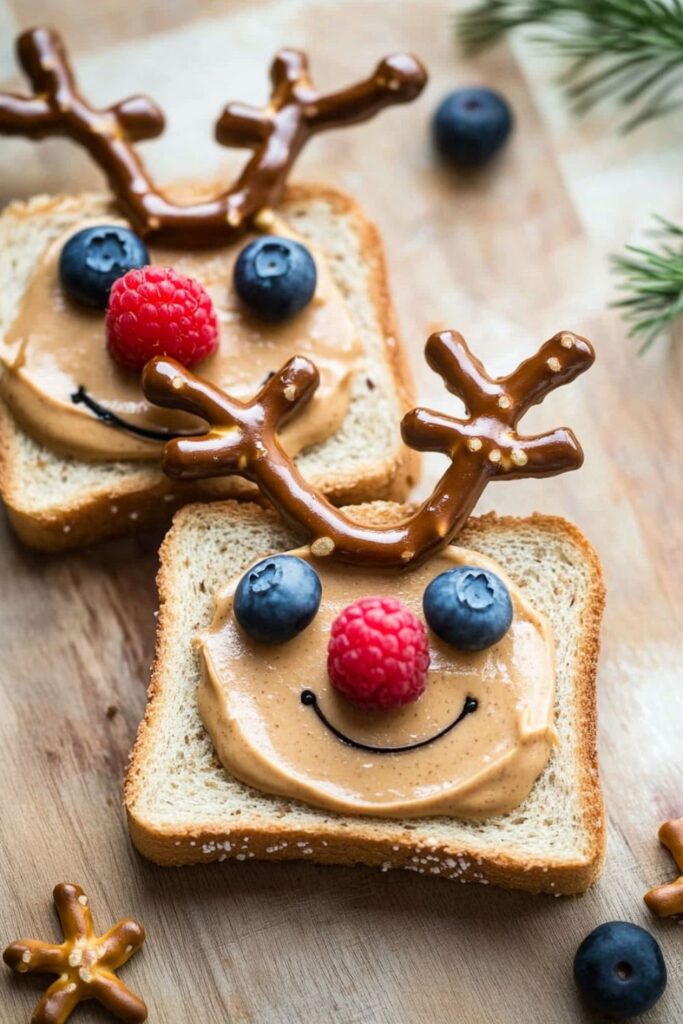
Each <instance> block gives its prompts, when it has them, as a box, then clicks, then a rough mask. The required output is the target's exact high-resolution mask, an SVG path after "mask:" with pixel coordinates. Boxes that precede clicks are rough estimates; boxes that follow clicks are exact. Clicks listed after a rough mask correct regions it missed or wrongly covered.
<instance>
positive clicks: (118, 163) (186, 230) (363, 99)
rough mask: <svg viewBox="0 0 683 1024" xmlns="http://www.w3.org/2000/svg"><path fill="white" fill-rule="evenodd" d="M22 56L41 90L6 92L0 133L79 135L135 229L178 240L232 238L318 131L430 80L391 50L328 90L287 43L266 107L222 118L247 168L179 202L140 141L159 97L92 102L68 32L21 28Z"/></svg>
mask: <svg viewBox="0 0 683 1024" xmlns="http://www.w3.org/2000/svg"><path fill="white" fill-rule="evenodd" d="M17 56H18V59H19V62H20V64H21V66H22V67H23V69H24V71H25V72H26V75H27V76H28V78H29V81H30V82H31V84H32V85H33V89H34V95H33V96H16V95H13V94H10V93H1V94H0V134H6V135H26V136H28V137H29V138H32V139H41V138H44V137H45V136H47V135H67V136H69V137H70V138H72V139H74V141H75V142H77V143H79V144H80V145H82V146H85V148H86V149H87V150H88V152H89V153H90V154H91V156H92V157H93V159H94V160H95V162H96V163H97V164H99V166H100V167H101V168H102V169H103V170H104V172H105V174H106V175H107V178H108V180H109V184H110V186H111V188H112V191H113V192H114V195H115V196H116V198H117V199H118V202H119V205H120V206H121V208H122V210H123V212H124V213H125V215H126V216H127V217H128V218H129V219H130V221H131V223H132V225H133V226H134V227H135V229H136V230H137V231H139V232H140V233H141V234H143V235H147V236H154V237H156V238H159V239H163V240H164V241H166V242H172V243H176V244H192V243H195V244H197V243H198V242H199V243H201V244H207V243H219V242H225V241H229V240H230V239H231V238H234V237H235V236H236V235H238V234H239V233H240V232H242V231H244V230H246V228H247V227H248V226H249V224H250V223H251V222H252V221H253V218H254V217H255V216H256V215H257V214H258V213H259V212H261V211H262V210H264V209H268V208H269V207H271V206H274V205H275V204H276V203H277V202H278V201H279V200H280V198H281V196H282V192H283V190H284V187H285V182H286V178H287V174H288V173H289V170H290V168H291V166H292V164H293V162H294V160H295V159H296V156H297V154H298V153H299V152H300V150H301V149H302V148H303V146H304V144H305V143H306V142H307V141H308V139H309V138H310V137H311V136H312V135H314V134H315V133H316V132H319V131H324V130H325V129H327V128H335V127H338V126H339V125H343V124H354V123H356V122H358V121H364V120H366V119H368V118H370V117H372V116H373V115H374V114H376V113H377V112H378V111H379V110H381V109H382V108H383V107H386V106H389V105H391V104H394V103H406V102H409V101H410V100H413V99H415V97H416V96H418V95H419V93H420V92H421V90H422V88H423V86H424V84H425V82H426V81H427V75H426V72H425V70H424V68H423V67H422V65H421V64H420V62H419V61H418V60H417V59H416V58H415V57H412V56H410V55H408V54H399V55H397V56H393V57H386V58H385V59H384V60H383V61H381V62H380V64H379V65H378V66H377V68H376V69H375V71H374V73H373V74H372V75H371V76H370V77H369V78H368V79H366V80H365V81H362V82H359V83H358V84H356V85H353V86H350V87H349V88H348V89H343V90H341V91H340V92H336V93H327V94H321V93H318V92H317V91H316V90H315V89H314V87H313V85H312V83H311V80H310V78H309V74H308V62H307V59H306V57H305V55H304V54H303V53H299V52H298V51H297V50H281V51H280V52H279V53H278V54H277V56H276V57H275V60H274V61H273V64H272V66H271V71H270V76H271V81H272V84H273V90H272V93H271V97H270V102H269V104H268V106H267V107H265V108H264V109H257V108H253V107H247V106H244V105H243V104H238V103H233V104H230V105H228V106H227V107H226V108H225V110H224V111H223V113H222V115H221V116H220V118H219V120H218V122H217V124H216V138H217V139H218V141H219V142H220V143H222V144H223V145H225V146H246V147H248V148H252V149H253V150H254V155H253V156H252V158H251V160H250V161H249V163H248V164H247V166H246V167H245V169H244V171H243V172H242V174H241V176H240V177H239V179H238V180H237V181H236V182H235V184H234V185H233V186H232V187H231V188H230V190H229V191H227V192H225V193H223V194H222V195H220V196H219V197H218V198H216V199H213V200H209V201H207V202H199V203H194V204H192V205H188V206H180V205H178V204H176V203H173V202H171V201H170V200H168V199H167V198H166V197H165V196H164V194H163V193H162V192H161V191H159V189H158V188H157V187H156V186H155V185H154V183H153V181H152V179H151V178H150V175H149V173H148V171H147V170H146V168H145V165H144V164H143V162H142V160H141V159H140V157H139V156H138V154H137V152H136V150H135V148H134V146H133V143H135V142H139V141H141V140H143V139H150V138H154V137H155V136H157V135H159V134H160V133H161V132H162V131H163V128H164V117H163V114H162V113H161V111H160V110H159V109H158V107H157V106H156V105H155V104H154V103H153V102H152V101H151V100H149V99H147V98H146V97H144V96H133V97H130V98H129V99H126V100H123V101H122V102H121V103H117V104H115V105H114V106H111V107H107V108H106V109H103V110H98V109H96V108H95V107H92V106H90V104H89V103H88V102H87V100H85V99H84V98H83V96H82V95H81V94H80V93H79V91H78V88H77V85H76V80H75V77H74V75H73V72H72V70H71V67H70V64H69V59H68V57H67V53H66V49H65V47H64V44H63V43H62V40H61V38H60V37H59V35H58V34H57V33H56V32H53V31H51V30H49V29H46V28H34V29H29V30H28V31H27V32H24V33H22V35H20V36H19V38H18V39H17Z"/></svg>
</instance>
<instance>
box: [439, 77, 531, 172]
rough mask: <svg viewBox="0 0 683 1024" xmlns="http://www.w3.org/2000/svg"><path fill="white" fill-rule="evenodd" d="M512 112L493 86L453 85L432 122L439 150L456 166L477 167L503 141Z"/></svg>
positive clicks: (509, 127) (509, 129)
mask: <svg viewBox="0 0 683 1024" xmlns="http://www.w3.org/2000/svg"><path fill="white" fill-rule="evenodd" d="M512 125H513V118H512V112H511V110H510V108H509V106H508V105H507V103H506V102H505V100H504V99H503V97H502V96H501V95H500V93H497V92H494V90H493V89H484V88H481V87H480V88H470V89H456V90H455V92H452V93H449V94H448V96H446V97H445V98H444V99H443V100H442V101H441V103H440V104H439V106H438V107H437V108H436V113H435V114H434V120H433V122H432V132H433V136H434V142H435V144H436V148H437V149H438V151H439V153H441V155H442V156H443V157H444V158H445V159H446V160H448V161H449V162H450V163H452V164H454V165H455V166H456V167H479V166H480V165H481V164H485V163H486V162H487V160H490V159H491V157H493V156H494V155H495V154H496V153H497V152H498V150H499V149H501V148H502V147H503V145H504V144H505V142H506V140H507V137H508V135H509V134H510V132H511V131H512Z"/></svg>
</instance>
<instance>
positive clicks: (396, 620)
mask: <svg viewBox="0 0 683 1024" xmlns="http://www.w3.org/2000/svg"><path fill="white" fill-rule="evenodd" d="M428 669H429V644H428V641H427V631H426V630H425V627H424V625H423V623H422V622H421V621H420V619H418V618H417V616H415V615H414V614H413V612H411V610H410V609H409V608H407V607H406V606H405V605H404V604H403V603H402V602H401V601H399V600H398V599H397V598H395V597H364V598H362V599H361V600H359V601H354V602H353V603H352V604H350V605H347V607H346V608H345V609H344V610H343V611H342V612H341V614H340V615H338V616H337V618H336V619H335V620H334V622H333V623H332V630H331V635H330V641H329V644H328V649H327V671H328V674H329V677H330V680H331V682H332V685H333V686H334V687H335V689H337V690H338V691H339V692H340V693H342V694H343V695H344V696H345V697H346V698H347V699H348V700H350V701H351V702H352V703H353V704H355V705H356V706H357V707H359V708H361V709H362V710H364V711H390V710H393V709H394V708H400V707H403V706H404V705H405V704H410V703H412V702H413V701H415V700H417V699H418V697H420V696H421V694H422V693H423V692H424V688H425V686H426V684H427V671H428Z"/></svg>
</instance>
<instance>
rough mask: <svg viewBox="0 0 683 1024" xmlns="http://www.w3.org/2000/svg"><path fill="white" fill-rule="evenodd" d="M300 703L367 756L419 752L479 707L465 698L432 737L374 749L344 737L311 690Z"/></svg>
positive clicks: (304, 693) (345, 741)
mask: <svg viewBox="0 0 683 1024" xmlns="http://www.w3.org/2000/svg"><path fill="white" fill-rule="evenodd" d="M301 703H302V704H303V705H304V707H307V708H313V710H314V711H315V713H316V715H317V716H318V718H319V719H320V721H321V722H322V723H323V725H324V726H325V728H327V729H329V730H330V732H331V733H332V735H333V736H336V737H337V739H338V740H341V742H342V743H346V744H347V745H348V746H349V747H355V748H356V750H366V751H367V752H368V753H369V754H406V753H408V751H410V750H419V749H420V747H427V746H429V744H430V743H434V741H435V740H440V739H441V737H442V736H446V735H448V733H449V732H451V730H452V729H455V727H456V725H458V724H459V723H460V722H462V720H463V718H467V716H468V715H471V714H473V713H474V712H475V711H476V710H477V708H478V707H479V701H478V700H476V698H475V697H465V703H464V704H463V706H462V711H461V712H460V714H459V715H458V717H457V718H455V719H454V720H453V721H452V722H450V724H449V725H447V726H445V727H444V728H443V729H441V730H440V731H439V732H437V733H435V734H434V735H433V736H430V737H428V739H426V740H418V742H417V743H407V744H405V746H402V747H375V746H373V745H372V744H371V743H361V742H359V740H354V739H352V738H351V737H350V736H346V735H345V734H344V733H343V732H342V731H341V730H340V729H338V728H337V727H336V725H333V724H332V722H330V720H329V718H327V716H326V715H325V713H324V712H323V711H321V710H320V707H319V706H318V698H317V697H316V695H315V694H314V693H313V690H302V691H301Z"/></svg>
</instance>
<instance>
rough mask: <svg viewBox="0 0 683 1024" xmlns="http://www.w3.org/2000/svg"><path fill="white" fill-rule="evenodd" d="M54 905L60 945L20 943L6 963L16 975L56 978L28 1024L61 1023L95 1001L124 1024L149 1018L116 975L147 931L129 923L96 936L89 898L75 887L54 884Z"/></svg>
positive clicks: (9, 949) (136, 1023) (9, 948)
mask: <svg viewBox="0 0 683 1024" xmlns="http://www.w3.org/2000/svg"><path fill="white" fill-rule="evenodd" d="M53 895H54V901H55V907H56V909H57V914H58V916H59V921H60V924H61V926H62V932H63V934H64V941H63V942H62V943H60V944H57V943H51V942H39V941H38V940H36V939H22V940H19V941H17V942H13V943H12V944H11V945H9V946H7V948H6V949H5V951H4V953H3V959H4V961H5V963H6V964H7V965H8V966H9V967H11V968H12V970H14V971H17V973H19V974H32V973H34V972H35V973H37V974H57V975H59V977H58V978H57V981H55V982H53V983H52V985H50V987H49V988H48V989H47V991H46V992H45V994H44V995H43V997H42V999H41V1000H40V1002H39V1003H38V1005H37V1006H36V1008H35V1010H34V1012H33V1016H32V1017H31V1024H65V1021H67V1020H68V1018H69V1017H70V1016H71V1013H72V1012H73V1011H74V1010H75V1008H76V1007H77V1006H78V1004H79V1003H81V1002H84V1001H86V1000H89V999H95V1000H97V1002H99V1003H101V1005H102V1006H104V1007H105V1008H106V1009H107V1010H109V1011H110V1013H113V1014H114V1015H115V1016H116V1017H118V1018H119V1019H120V1020H122V1021H125V1022H126V1024H139V1022H141V1021H144V1020H146V1019H147V1007H146V1006H145V1004H144V1002H143V1001H142V999H140V997H139V996H136V995H135V993H134V992H131V991H130V989H129V988H127V987H126V985H124V984H123V982H122V981H120V980H119V978H117V977H116V974H115V971H117V970H118V968H119V967H122V966H123V965H124V964H125V963H126V962H127V961H128V960H130V958H131V957H132V956H133V954H134V953H136V952H137V951H138V949H139V948H140V946H141V945H142V943H143V942H144V941H145V929H144V928H143V927H142V925H141V924H138V922H137V921H133V920H132V919H130V918H129V919H126V920H124V921H119V923H118V924H115V925H114V927H113V928H110V929H109V931H108V932H105V934H104V935H101V936H97V935H96V934H95V929H94V927H93V921H92V915H91V913H90V907H89V905H88V900H87V897H86V896H85V894H84V892H83V890H82V889H81V887H80V886H79V885H70V884H68V883H65V882H62V883H60V884H59V885H57V886H55V889H54V893H53Z"/></svg>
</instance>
